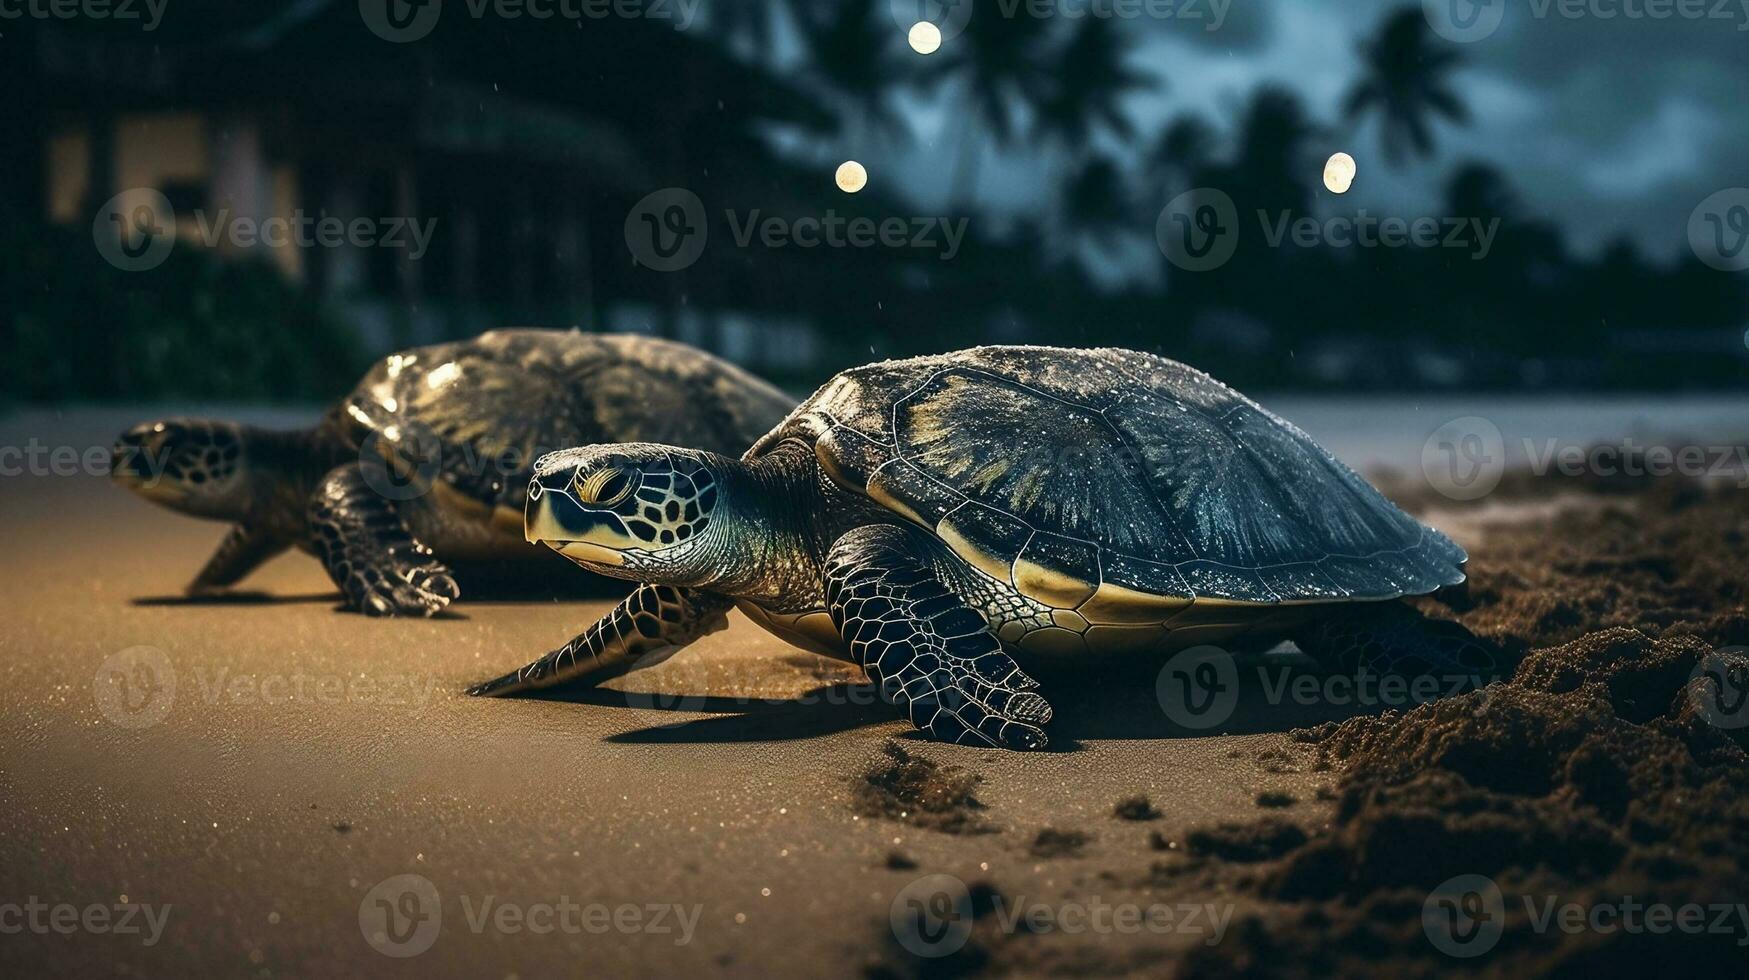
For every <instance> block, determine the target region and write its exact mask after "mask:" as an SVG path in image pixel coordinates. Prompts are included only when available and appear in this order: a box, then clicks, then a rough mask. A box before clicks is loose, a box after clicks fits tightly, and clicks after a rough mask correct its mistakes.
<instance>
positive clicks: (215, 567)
mask: <svg viewBox="0 0 1749 980" xmlns="http://www.w3.org/2000/svg"><path fill="white" fill-rule="evenodd" d="M289 547H291V542H289V541H287V540H286V539H285V538H284V536H282V535H281V534H278V533H275V532H273V531H269V530H267V529H265V528H259V527H251V526H249V525H248V524H234V525H232V526H231V530H230V533H228V534H226V535H225V540H223V541H221V542H219V548H218V550H217V551H215V552H213V556H212V557H211V558H208V559H207V563H206V566H205V567H204V568H202V569H201V570H200V574H199V575H196V576H195V577H194V581H193V582H190V583H188V588H187V589H185V590H184V591H185V592H187V593H188V594H189V595H191V596H205V595H213V594H214V593H218V592H223V591H224V590H225V589H226V588H229V587H230V586H233V585H236V584H237V583H238V582H240V581H242V580H243V577H244V576H245V575H248V574H249V573H250V572H253V571H255V570H256V569H257V568H260V567H261V565H262V563H264V562H266V561H267V560H268V559H269V558H272V557H274V556H275V555H278V554H280V553H281V552H283V551H285V550H286V549H287V548H289Z"/></svg>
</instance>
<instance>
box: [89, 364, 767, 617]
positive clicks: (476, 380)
mask: <svg viewBox="0 0 1749 980" xmlns="http://www.w3.org/2000/svg"><path fill="white" fill-rule="evenodd" d="M794 404H795V403H794V400H793V399H790V398H788V397H786V396H785V395H784V394H783V393H782V392H780V391H778V390H777V389H776V388H773V387H772V386H770V385H768V384H766V383H765V382H763V381H761V380H759V379H758V378H755V377H753V376H752V375H750V374H748V373H747V372H745V371H743V370H741V369H740V368H737V367H735V366H734V365H732V364H729V363H727V362H725V361H722V360H720V359H718V358H715V357H712V356H711V355H709V354H706V353H704V352H703V351H699V350H696V349H694V348H691V347H687V346H685V345H683V344H677V343H672V342H669V341H665V340H657V339H652V338H648V337H639V336H632V335H615V334H589V333H581V332H578V331H574V330H573V331H559V330H494V331H491V332H489V333H485V334H482V335H480V336H479V337H476V338H474V339H472V340H465V341H458V342H454V343H445V344H436V345H433V346H429V347H420V348H415V349H413V350H407V351H403V352H401V353H398V354H391V355H390V356H389V357H387V358H385V359H384V360H382V361H381V362H379V363H378V364H377V365H376V366H375V367H373V368H372V369H371V370H370V372H369V373H367V374H366V375H365V376H364V379H363V380H362V381H360V382H359V384H358V387H357V388H356V389H354V390H353V392H352V393H351V394H350V395H348V396H347V397H346V398H344V399H342V400H341V402H340V404H339V405H337V406H335V408H334V409H333V410H331V411H330V412H329V413H328V414H327V415H326V416H325V417H324V418H323V420H322V422H321V423H320V424H319V425H317V426H316V427H315V428H313V429H309V430H305V431H297V432H276V431H269V430H266V429H260V428H256V427H253V426H247V425H241V424H238V423H235V422H221V421H212V420H204V419H166V420H164V421H161V422H149V423H146V424H144V425H140V426H137V427H135V428H133V429H131V430H129V431H128V432H127V433H126V434H124V435H123V436H122V437H121V440H120V442H119V443H118V444H117V445H116V448H115V456H114V461H113V464H112V467H111V469H112V473H113V475H114V477H115V479H116V480H117V481H118V482H120V483H121V484H123V485H124V486H126V487H128V488H130V489H132V490H134V491H135V492H136V493H138V494H140V495H141V496H143V497H145V498H147V499H148V500H152V501H154V502H156V503H159V504H162V505H164V506H166V507H169V508H170V509H172V510H176V511H180V512H182V513H184V514H190V515H193V516H195V517H205V518H211V519H216V520H222V521H229V522H231V523H232V524H233V527H232V528H231V533H230V534H229V535H227V536H226V537H225V539H224V542H223V543H222V544H220V546H219V549H218V551H217V552H216V553H214V555H213V556H212V558H211V559H210V560H209V561H208V562H207V564H206V567H205V568H203V569H202V570H201V572H200V574H199V575H197V576H196V577H195V579H194V582H193V583H192V584H190V585H189V586H188V592H189V593H190V594H191V595H198V594H205V593H212V592H216V591H220V590H223V589H225V588H226V587H228V586H231V585H233V584H235V583H236V582H238V581H240V580H241V579H242V578H243V577H244V576H245V575H247V574H249V573H250V572H251V571H253V570H254V569H255V568H257V567H258V566H259V565H261V564H262V563H263V562H265V561H267V560H268V559H269V558H272V557H273V556H275V555H277V554H279V553H281V552H283V551H285V550H287V549H289V548H293V547H296V548H301V549H303V550H305V551H308V552H310V553H312V554H314V555H316V556H317V557H319V558H320V559H321V560H322V562H323V564H324V565H326V566H327V569H328V574H329V576H330V577H331V578H333V580H334V583H335V584H336V585H338V586H339V587H340V589H341V592H342V593H343V594H344V596H345V600H346V605H347V606H348V607H349V608H352V609H357V610H361V611H363V612H365V613H368V614H370V615H373V616H396V615H401V616H405V615H414V616H429V615H431V614H433V613H435V612H437V611H439V610H441V609H443V608H444V607H445V606H446V605H447V604H448V603H449V602H450V600H452V599H455V598H456V597H457V596H458V595H459V594H460V590H459V588H458V587H457V585H456V582H455V579H454V577H453V576H452V574H451V572H450V569H449V567H448V566H447V565H446V563H455V562H479V563H482V564H484V563H491V564H495V565H498V566H500V567H502V565H503V563H505V562H509V563H512V564H515V563H521V562H529V561H544V560H546V553H545V552H544V551H542V550H540V549H536V548H531V547H529V546H528V545H527V544H526V543H525V542H524V541H523V540H522V510H523V498H524V497H525V496H526V494H527V490H528V486H529V473H530V470H531V468H532V465H533V461H534V460H535V459H536V458H538V456H539V455H540V454H541V453H543V452H546V451H547V450H551V449H556V448H559V447H563V446H571V445H576V444H578V443H580V442H620V441H660V442H674V443H680V444H682V445H688V446H698V447H701V448H710V449H712V450H713V451H716V452H722V453H740V452H741V451H743V450H745V449H746V448H747V446H749V445H751V444H752V442H753V441H754V440H755V439H757V438H759V436H760V435H761V434H762V433H764V432H765V431H766V430H767V429H769V428H770V427H771V426H772V425H773V424H774V423H775V422H777V420H779V419H781V418H783V416H784V413H785V412H787V411H788V410H789V409H790V407H791V406H793V405H794Z"/></svg>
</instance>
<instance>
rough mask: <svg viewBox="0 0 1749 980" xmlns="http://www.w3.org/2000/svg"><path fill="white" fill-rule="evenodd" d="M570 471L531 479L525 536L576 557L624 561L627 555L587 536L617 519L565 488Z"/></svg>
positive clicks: (525, 509) (591, 560)
mask: <svg viewBox="0 0 1749 980" xmlns="http://www.w3.org/2000/svg"><path fill="white" fill-rule="evenodd" d="M570 479H571V474H570V471H568V470H566V471H561V472H558V473H549V474H546V475H544V476H536V477H535V478H534V479H533V480H531V481H530V482H529V486H528V503H527V504H525V505H524V506H523V509H522V536H523V537H524V538H526V539H527V540H528V543H529V544H544V545H546V546H547V547H549V548H551V549H553V550H554V551H557V552H558V553H559V554H561V555H564V556H565V557H566V558H570V559H572V560H573V561H580V562H589V563H591V564H595V565H623V564H625V556H624V555H622V554H620V553H619V552H618V551H615V550H614V549H612V548H608V547H604V546H602V545H599V544H594V543H592V542H589V541H586V540H583V539H584V538H586V537H588V536H589V534H590V532H591V531H598V530H605V529H606V528H607V527H608V525H609V522H612V523H617V520H616V519H614V518H612V517H611V516H609V515H605V514H600V513H597V512H594V511H590V510H587V509H585V508H583V507H581V506H579V505H578V504H577V502H576V501H575V500H573V499H571V495H570V494H569V493H567V492H565V491H564V490H561V489H554V487H555V486H558V487H568V486H569V485H570Z"/></svg>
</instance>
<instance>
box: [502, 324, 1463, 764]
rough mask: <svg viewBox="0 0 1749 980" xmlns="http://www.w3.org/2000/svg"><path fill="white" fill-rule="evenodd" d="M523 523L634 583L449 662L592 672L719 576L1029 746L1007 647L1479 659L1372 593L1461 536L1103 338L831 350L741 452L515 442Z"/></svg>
mask: <svg viewBox="0 0 1749 980" xmlns="http://www.w3.org/2000/svg"><path fill="white" fill-rule="evenodd" d="M526 524H527V535H528V539H529V540H530V541H539V542H544V543H545V544H547V545H548V546H550V547H552V548H554V549H556V550H557V551H559V553H561V554H563V555H565V556H566V557H568V558H571V559H572V560H573V561H575V562H576V563H577V564H579V565H582V566H583V567H585V568H589V569H593V570H595V571H597V572H601V573H603V574H606V575H613V576H618V577H621V578H628V579H634V580H636V581H639V582H642V583H645V584H643V585H641V586H640V587H638V588H637V589H636V590H634V591H633V593H632V594H631V595H630V596H629V597H628V598H627V599H626V600H625V602H623V603H622V604H620V606H619V607H617V608H616V609H614V610H613V611H612V612H611V613H610V614H609V615H608V616H607V617H606V618H604V619H602V620H601V621H600V622H599V623H597V624H596V625H595V626H593V627H591V628H590V629H589V630H587V631H586V632H584V633H583V634H582V635H580V636H578V637H577V638H576V639H574V640H572V641H571V642H570V643H568V644H566V645H565V646H563V647H561V648H560V649H558V650H555V651H553V652H552V653H549V654H547V655H546V656H545V657H542V658H541V659H540V660H537V661H535V662H534V663H532V664H529V665H528V666H527V667H524V668H522V669H521V670H519V671H517V672H515V673H512V674H508V675H506V676H504V677H501V678H499V679H497V680H494V681H489V682H487V683H485V684H482V685H479V686H478V687H476V688H474V689H473V691H472V692H471V693H475V694H491V695H496V694H512V693H516V692H520V691H524V690H528V689H531V688H538V687H545V686H548V685H551V684H555V683H560V682H564V681H572V680H581V681H599V680H602V679H605V678H608V677H612V676H614V675H616V674H619V673H624V672H625V671H626V670H628V669H631V668H633V667H634V666H644V665H647V664H649V663H652V662H655V661H657V660H660V659H661V658H662V657H663V656H665V655H666V654H667V653H670V652H672V651H673V650H674V649H677V648H679V647H680V646H683V645H685V644H686V643H688V642H690V641H692V640H694V639H696V638H697V637H699V636H701V635H703V634H705V633H707V632H710V631H712V630H713V629H716V628H720V626H721V625H722V624H723V614H724V612H725V610H726V609H727V608H728V607H729V605H730V603H731V602H733V603H735V604H738V605H739V606H740V608H741V609H742V610H743V611H745V612H746V613H747V614H748V616H749V617H751V618H752V619H753V620H755V621H756V622H758V623H760V624H761V625H763V626H764V627H766V628H767V629H769V630H771V631H773V632H775V633H777V634H778V635H780V636H783V637H785V638H787V639H789V640H791V641H793V642H794V643H796V644H798V645H800V646H804V647H807V648H810V649H813V650H816V651H819V652H823V653H827V654H831V655H836V656H840V657H848V658H849V659H851V660H853V661H854V662H856V663H858V664H860V665H862V666H863V668H865V669H866V671H867V672H868V674H869V676H870V678H871V679H873V680H874V681H875V682H876V683H877V684H879V685H880V687H881V690H882V692H883V694H884V695H885V696H886V697H887V698H888V700H890V701H892V702H894V703H895V704H897V705H899V706H901V707H903V708H906V709H907V710H908V711H909V714H910V717H911V720H912V722H913V723H915V724H916V725H917V726H918V727H920V728H923V729H925V730H927V731H928V732H929V733H930V734H932V735H934V736H935V737H937V738H940V739H944V740H948V741H957V742H968V743H977V744H991V745H1001V746H1007V747H1015V748H1034V747H1038V746H1042V745H1043V744H1044V743H1045V736H1044V733H1043V731H1042V726H1043V725H1044V724H1045V722H1047V721H1048V720H1049V719H1050V717H1051V709H1050V706H1049V705H1048V704H1047V703H1046V702H1045V700H1044V699H1043V698H1042V697H1040V696H1039V694H1037V693H1036V688H1037V686H1038V685H1037V682H1035V681H1034V680H1033V679H1032V678H1030V677H1029V676H1028V675H1027V674H1026V673H1024V672H1023V671H1022V669H1021V666H1020V664H1021V663H1022V662H1027V661H1029V659H1030V658H1034V657H1040V656H1045V655H1069V656H1072V657H1084V656H1087V655H1088V654H1090V653H1097V652H1102V651H1118V650H1141V649H1155V650H1161V649H1165V650H1170V649H1173V648H1175V647H1184V646H1187V645H1191V644H1197V645H1200V644H1205V643H1234V642H1236V641H1238V640H1239V639H1241V638H1260V637H1274V638H1275V639H1278V640H1279V639H1281V638H1292V639H1294V640H1296V642H1297V643H1298V644H1299V646H1300V647H1301V648H1302V649H1304V650H1305V651H1306V652H1308V653H1311V654H1313V655H1315V656H1319V657H1325V658H1334V659H1336V660H1337V661H1338V662H1340V663H1343V664H1345V665H1347V666H1349V667H1353V668H1356V669H1358V668H1361V667H1364V668H1366V669H1370V670H1374V671H1381V672H1382V671H1396V672H1408V673H1422V672H1438V673H1441V674H1446V675H1450V676H1464V677H1476V676H1487V675H1488V674H1490V673H1491V671H1492V670H1493V664H1492V660H1491V656H1490V652H1489V650H1488V648H1487V647H1486V646H1485V645H1483V644H1481V643H1480V642H1479V641H1476V640H1475V639H1474V638H1473V637H1470V636H1469V634H1468V633H1466V632H1464V631H1463V630H1462V628H1461V627H1458V626H1457V625H1456V624H1455V623H1445V622H1438V621H1434V620H1428V619H1424V618H1422V617H1421V616H1420V614H1419V613H1417V612H1415V611H1414V610H1413V609H1411V608H1409V607H1408V606H1406V605H1405V604H1402V603H1387V602H1386V600H1392V599H1397V598H1399V597H1401V596H1409V595H1419V594H1423V593H1430V592H1433V591H1435V590H1436V589H1439V588H1441V587H1442V586H1449V585H1455V584H1457V583H1460V582H1462V581H1463V580H1464V573H1463V570H1462V566H1463V564H1464V562H1465V560H1466V556H1465V554H1464V551H1463V549H1462V548H1460V547H1458V545H1456V544H1454V543H1453V542H1452V541H1451V539H1449V538H1447V537H1446V536H1445V535H1443V534H1441V533H1440V532H1438V531H1436V530H1434V529H1432V528H1429V527H1426V526H1423V525H1422V524H1420V523H1417V522H1416V521H1415V520H1414V519H1412V518H1410V517H1409V516H1408V515H1406V514H1404V513H1403V512H1402V511H1400V510H1398V509H1397V508H1396V507H1395V506H1393V505H1392V504H1391V503H1390V502H1389V501H1387V500H1386V499H1385V498H1384V497H1383V496H1382V495H1380V494H1379V493H1378V491H1376V490H1374V489H1373V488H1372V487H1371V486H1370V485H1368V484H1367V483H1366V481H1365V480H1363V479H1361V478H1360V477H1359V476H1357V475H1356V474H1355V473H1354V472H1353V471H1352V470H1350V469H1349V468H1348V467H1346V466H1344V465H1343V464H1342V463H1340V462H1338V461H1337V460H1336V459H1335V458H1334V457H1333V456H1331V455H1330V454H1329V453H1328V452H1326V451H1325V450H1324V449H1322V448H1321V447H1319V446H1318V445H1317V444H1316V443H1314V442H1313V441H1312V440H1311V439H1310V438H1309V437H1308V436H1306V434H1305V433H1303V432H1301V431H1300V430H1299V429H1297V428H1294V427H1293V426H1292V425H1290V424H1288V423H1287V422H1285V421H1283V420H1281V419H1280V418H1277V417H1276V416H1274V415H1272V414H1270V413H1269V412H1268V411H1265V410H1264V409H1263V408H1261V407H1260V406H1258V405H1257V404H1256V403H1255V402H1253V401H1251V400H1250V399H1248V398H1246V397H1244V396H1243V395H1240V394H1239V393H1237V392H1235V391H1233V390H1232V389H1231V388H1228V387H1227V386H1225V385H1223V384H1221V383H1220V382H1218V381H1215V380H1214V379H1212V378H1210V377H1209V376H1208V375H1206V374H1203V373H1201V372H1199V371H1196V370H1194V369H1191V368H1189V367H1186V366H1185V365H1182V364H1179V363H1176V362H1174V361H1169V360H1166V359H1164V358H1160V357H1156V356H1153V355H1150V354H1142V353H1136V352H1134V351H1127V350H1115V349H1100V350H1064V349H1057V348H1044V347H982V348H977V349H975V350H966V351H960V352H958V353H953V354H945V355H940V356H933V357H919V358H914V359H910V360H900V361H888V362H885V363H880V364H872V365H868V366H866V367H860V368H856V369H854V370H850V371H846V372H843V373H842V374H839V375H838V376H837V377H835V378H833V379H832V380H831V381H830V382H828V383H827V384H826V385H825V386H824V387H822V388H821V389H820V390H819V391H818V392H816V393H815V394H814V395H813V397H811V398H809V399H808V400H807V401H806V402H804V403H803V404H802V405H801V406H800V407H799V408H797V409H796V410H795V411H794V412H793V413H792V414H791V415H790V416H789V417H788V418H787V419H785V420H784V421H783V422H782V423H781V424H779V425H778V426H777V427H776V428H775V429H773V430H772V431H771V432H770V433H769V434H767V435H766V436H765V437H764V438H762V439H760V440H759V441H758V442H757V443H756V444H754V446H753V447H752V449H751V450H750V451H748V452H747V454H746V455H745V456H744V457H743V458H742V459H740V460H734V459H730V458H727V457H724V456H720V455H716V454H714V453H709V452H700V451H697V450H696V449H691V448H678V447H674V446H660V445H623V446H587V447H582V448H574V449H567V450H564V451H561V452H557V453H554V454H552V455H550V456H547V457H545V458H543V459H542V460H540V461H539V462H538V463H537V464H536V466H535V473H534V483H533V485H532V486H531V487H530V488H529V496H528V512H527V520H526Z"/></svg>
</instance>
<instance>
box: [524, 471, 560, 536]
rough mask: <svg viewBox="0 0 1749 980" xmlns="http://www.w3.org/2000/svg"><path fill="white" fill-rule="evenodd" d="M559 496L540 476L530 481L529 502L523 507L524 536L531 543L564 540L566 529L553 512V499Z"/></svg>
mask: <svg viewBox="0 0 1749 980" xmlns="http://www.w3.org/2000/svg"><path fill="white" fill-rule="evenodd" d="M559 496H562V495H561V494H558V493H554V492H553V491H552V490H551V489H549V488H548V487H546V486H544V485H543V484H542V483H541V478H540V477H538V476H537V477H535V478H534V479H533V480H530V481H529V484H528V503H526V504H524V505H523V508H522V536H523V537H524V538H525V539H527V541H528V543H529V544H544V543H546V542H548V541H555V542H556V541H563V540H564V538H565V534H564V530H563V529H562V528H561V527H560V526H559V522H558V518H557V517H555V516H554V514H553V499H554V498H555V497H559Z"/></svg>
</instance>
